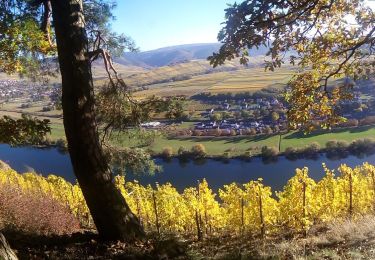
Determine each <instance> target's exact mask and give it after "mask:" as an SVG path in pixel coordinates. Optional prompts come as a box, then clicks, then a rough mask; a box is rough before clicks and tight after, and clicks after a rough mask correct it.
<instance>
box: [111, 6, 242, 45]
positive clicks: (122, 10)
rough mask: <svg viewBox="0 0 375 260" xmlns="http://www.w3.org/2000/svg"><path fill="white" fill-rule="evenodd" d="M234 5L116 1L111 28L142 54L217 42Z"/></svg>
mask: <svg viewBox="0 0 375 260" xmlns="http://www.w3.org/2000/svg"><path fill="white" fill-rule="evenodd" d="M234 2H235V0H118V1H117V3H118V7H117V9H116V10H115V16H116V17H117V19H116V21H114V22H113V25H112V26H113V29H114V30H115V31H117V32H120V33H125V34H126V35H128V36H130V37H132V38H133V39H134V40H135V42H136V44H137V46H138V47H139V48H140V49H141V50H142V51H146V50H152V49H157V48H161V47H166V46H172V45H179V44H188V43H206V42H217V39H216V37H217V34H218V32H219V30H220V28H221V25H220V24H221V23H222V22H224V14H225V12H224V9H225V8H226V7H227V5H226V4H227V3H234ZM237 2H238V0H237ZM240 2H241V1H240Z"/></svg>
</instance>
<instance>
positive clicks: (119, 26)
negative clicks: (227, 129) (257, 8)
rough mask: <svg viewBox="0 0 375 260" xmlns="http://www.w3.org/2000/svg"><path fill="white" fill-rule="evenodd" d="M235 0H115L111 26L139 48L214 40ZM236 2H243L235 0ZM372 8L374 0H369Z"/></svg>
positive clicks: (145, 48)
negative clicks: (129, 38) (230, 5)
mask: <svg viewBox="0 0 375 260" xmlns="http://www.w3.org/2000/svg"><path fill="white" fill-rule="evenodd" d="M234 2H236V1H235V0H117V3H118V7H117V9H116V10H115V16H116V17H117V20H116V21H114V22H113V29H114V30H115V31H117V32H119V33H125V34H126V35H128V36H130V37H132V38H133V39H134V40H135V42H136V44H137V46H138V47H139V48H140V49H141V51H147V50H152V49H157V48H161V47H166V46H173V45H180V44H189V43H211V42H217V39H216V38H217V34H218V32H219V30H220V28H221V27H222V26H221V25H220V24H221V23H222V22H224V15H225V12H224V9H225V8H226V7H227V3H229V4H233V3H234ZM237 2H242V1H241V0H237ZM368 3H370V5H371V6H372V7H373V8H375V1H374V0H368Z"/></svg>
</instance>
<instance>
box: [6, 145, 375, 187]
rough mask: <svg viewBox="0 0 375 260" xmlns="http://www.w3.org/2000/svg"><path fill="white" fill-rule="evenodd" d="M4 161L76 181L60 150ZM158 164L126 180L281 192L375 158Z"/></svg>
mask: <svg viewBox="0 0 375 260" xmlns="http://www.w3.org/2000/svg"><path fill="white" fill-rule="evenodd" d="M0 160H2V161H4V162H6V163H8V164H9V165H10V166H11V167H12V168H13V169H15V170H16V171H18V172H21V173H23V172H30V171H35V172H37V173H40V174H42V175H44V176H47V175H48V174H55V175H59V176H62V177H64V178H65V179H67V180H68V181H70V182H75V177H74V174H73V169H72V166H71V163H70V159H69V155H68V154H64V153H61V152H60V151H59V150H58V149H56V148H44V149H39V148H33V147H10V146H9V145H5V144H1V145H0ZM156 162H157V163H158V164H160V165H162V167H163V172H161V173H156V174H155V175H154V176H148V175H147V176H145V175H142V176H135V175H132V174H128V175H127V176H126V179H127V180H138V181H139V182H140V183H141V184H143V185H146V184H152V185H154V184H155V183H156V182H157V183H159V184H164V183H166V182H170V183H172V184H173V186H175V187H176V188H177V189H178V190H179V191H182V190H183V189H184V188H186V187H190V186H194V185H196V184H197V181H198V180H202V179H203V178H205V179H206V180H207V181H208V183H209V185H210V187H211V188H212V189H213V190H214V191H217V190H218V189H219V188H221V187H222V186H223V185H225V184H229V183H232V182H237V183H246V182H248V181H250V180H256V179H258V178H263V180H264V183H265V184H266V185H268V186H271V187H272V189H273V190H281V189H282V187H283V186H284V185H285V184H286V183H287V181H288V179H290V178H291V177H292V176H293V175H294V172H295V169H296V168H302V167H304V166H307V167H308V168H309V170H310V171H309V172H310V176H311V177H312V178H313V179H315V180H319V179H321V178H322V177H323V176H324V172H323V168H322V163H326V165H327V166H328V167H329V168H331V169H334V168H337V167H338V166H339V165H340V164H343V163H345V164H347V165H349V166H355V165H359V164H362V163H363V162H369V163H373V164H375V155H370V156H365V157H361V158H358V157H356V156H348V157H347V158H344V159H337V160H332V159H328V158H327V157H326V156H325V155H323V154H321V155H318V156H317V158H315V159H314V160H312V159H311V160H310V159H298V160H295V161H290V160H288V159H286V158H285V157H284V156H279V157H278V159H277V161H275V162H264V161H263V160H262V159H261V158H254V159H252V160H251V161H250V162H246V161H242V160H237V159H232V160H230V161H229V162H227V163H225V162H222V161H217V160H213V159H207V160H205V161H204V162H199V163H197V162H193V161H190V162H187V163H181V162H180V161H179V160H178V159H173V160H171V161H170V162H165V161H163V160H161V159H156Z"/></svg>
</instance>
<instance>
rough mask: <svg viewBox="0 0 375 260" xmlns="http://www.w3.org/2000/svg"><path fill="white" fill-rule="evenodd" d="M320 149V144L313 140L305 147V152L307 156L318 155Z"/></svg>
mask: <svg viewBox="0 0 375 260" xmlns="http://www.w3.org/2000/svg"><path fill="white" fill-rule="evenodd" d="M319 151H320V144H319V143H317V142H313V143H311V144H309V145H308V146H306V147H305V148H304V149H303V154H304V155H305V156H306V157H311V156H316V155H317V154H318V153H319Z"/></svg>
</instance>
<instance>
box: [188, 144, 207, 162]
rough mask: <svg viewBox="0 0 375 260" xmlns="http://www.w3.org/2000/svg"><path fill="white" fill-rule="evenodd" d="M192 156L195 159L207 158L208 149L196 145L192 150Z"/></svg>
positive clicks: (201, 145)
mask: <svg viewBox="0 0 375 260" xmlns="http://www.w3.org/2000/svg"><path fill="white" fill-rule="evenodd" d="M191 154H192V156H193V157H194V158H195V159H200V158H204V157H206V155H207V153H206V147H204V145H203V144H196V145H194V146H193V147H192V148H191Z"/></svg>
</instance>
